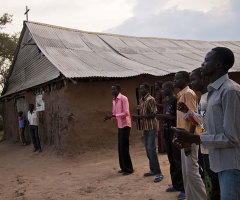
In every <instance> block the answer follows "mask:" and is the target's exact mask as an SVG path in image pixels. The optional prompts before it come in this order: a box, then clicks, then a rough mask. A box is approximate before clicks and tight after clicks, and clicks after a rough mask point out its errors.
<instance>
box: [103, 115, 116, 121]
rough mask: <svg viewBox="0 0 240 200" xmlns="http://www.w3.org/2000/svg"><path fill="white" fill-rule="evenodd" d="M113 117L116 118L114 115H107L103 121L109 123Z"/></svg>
mask: <svg viewBox="0 0 240 200" xmlns="http://www.w3.org/2000/svg"><path fill="white" fill-rule="evenodd" d="M113 117H115V116H114V115H107V116H106V117H104V120H103V121H107V120H109V119H112V118H113Z"/></svg>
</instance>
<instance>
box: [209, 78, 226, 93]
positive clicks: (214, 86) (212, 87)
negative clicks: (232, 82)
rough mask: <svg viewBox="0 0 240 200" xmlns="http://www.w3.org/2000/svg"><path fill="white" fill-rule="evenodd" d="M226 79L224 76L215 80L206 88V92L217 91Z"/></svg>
mask: <svg viewBox="0 0 240 200" xmlns="http://www.w3.org/2000/svg"><path fill="white" fill-rule="evenodd" d="M228 79H229V77H228V74H224V75H223V76H221V77H220V78H219V79H217V80H216V81H214V82H213V83H211V84H210V85H209V86H208V91H212V90H218V89H219V88H220V87H221V86H222V84H223V83H224V82H225V81H226V80H228Z"/></svg>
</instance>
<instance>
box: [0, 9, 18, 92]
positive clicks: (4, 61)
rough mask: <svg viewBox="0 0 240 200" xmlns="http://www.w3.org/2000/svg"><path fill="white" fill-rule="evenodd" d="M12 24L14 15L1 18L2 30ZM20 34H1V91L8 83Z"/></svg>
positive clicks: (6, 14) (4, 15)
mask: <svg viewBox="0 0 240 200" xmlns="http://www.w3.org/2000/svg"><path fill="white" fill-rule="evenodd" d="M11 22H12V15H9V14H8V13H5V14H3V16H2V17H0V30H2V29H4V28H5V26H6V24H8V23H11ZM18 39H19V34H18V33H16V34H7V33H3V32H2V31H1V32H0V90H2V88H3V87H4V84H5V82H6V78H7V74H8V72H9V67H10V66H11V64H12V61H13V58H14V53H15V50H16V47H17V43H18Z"/></svg>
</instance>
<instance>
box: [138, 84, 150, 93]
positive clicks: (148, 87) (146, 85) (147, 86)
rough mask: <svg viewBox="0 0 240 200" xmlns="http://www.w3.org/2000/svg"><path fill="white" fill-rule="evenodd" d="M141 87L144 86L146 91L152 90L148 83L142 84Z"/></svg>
mask: <svg viewBox="0 0 240 200" xmlns="http://www.w3.org/2000/svg"><path fill="white" fill-rule="evenodd" d="M140 85H143V86H144V87H145V89H146V90H148V91H149V90H150V85H149V84H148V83H142V84H140Z"/></svg>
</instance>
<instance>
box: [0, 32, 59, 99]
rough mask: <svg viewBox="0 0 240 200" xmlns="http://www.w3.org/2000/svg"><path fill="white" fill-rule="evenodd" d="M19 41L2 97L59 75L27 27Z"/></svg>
mask: <svg viewBox="0 0 240 200" xmlns="http://www.w3.org/2000/svg"><path fill="white" fill-rule="evenodd" d="M20 42H21V44H20V45H19V51H18V54H17V56H16V58H15V62H14V66H13V67H12V70H11V74H10V76H9V78H8V80H7V86H6V87H7V90H6V92H5V93H4V95H2V97H4V96H7V95H9V94H13V93H15V92H19V91H22V90H24V89H27V88H30V87H33V86H36V85H40V84H43V83H46V82H48V81H51V80H53V79H55V78H57V77H59V75H60V72H59V70H58V69H57V68H56V67H55V66H54V65H53V64H52V63H51V62H50V61H49V60H48V59H47V58H46V56H45V55H44V54H42V52H41V51H40V50H39V48H38V47H37V45H36V44H34V41H33V40H32V37H31V34H30V32H29V30H28V29H26V30H25V32H24V35H23V37H22V40H21V41H20ZM26 44H27V45H26Z"/></svg>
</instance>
